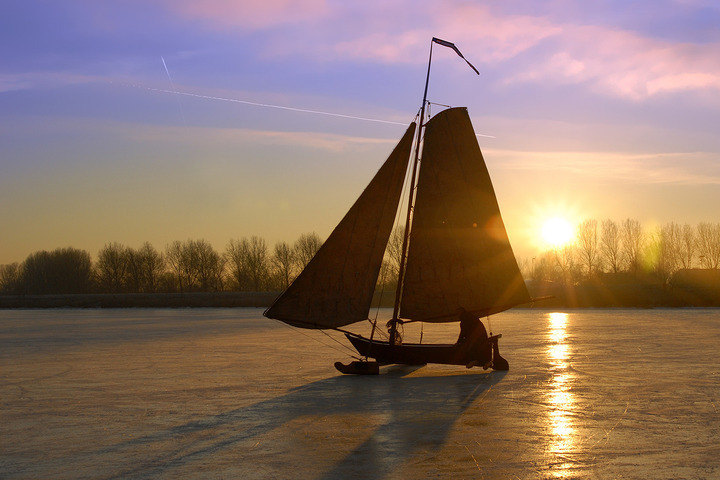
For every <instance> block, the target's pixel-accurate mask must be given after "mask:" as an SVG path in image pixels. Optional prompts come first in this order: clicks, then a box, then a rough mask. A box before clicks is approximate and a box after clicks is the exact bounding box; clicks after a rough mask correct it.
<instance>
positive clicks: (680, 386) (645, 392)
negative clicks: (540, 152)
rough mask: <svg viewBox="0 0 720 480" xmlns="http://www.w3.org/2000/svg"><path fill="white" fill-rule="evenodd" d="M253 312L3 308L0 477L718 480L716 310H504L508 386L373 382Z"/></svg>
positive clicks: (443, 378)
mask: <svg viewBox="0 0 720 480" xmlns="http://www.w3.org/2000/svg"><path fill="white" fill-rule="evenodd" d="M261 312H262V311H261V310H259V309H195V310H24V311H8V310H5V311H0V403H1V408H0V477H2V478H103V479H111V478H117V479H121V478H122V479H125V478H159V477H162V478H243V479H246V478H249V479H255V478H257V479H261V478H262V479H264V478H303V479H304V478H307V479H325V478H328V479H329V478H338V479H341V478H391V479H409V478H442V479H445V478H487V479H493V478H498V479H500V478H502V479H513V478H519V479H525V478H527V479H535V478H594V479H595V478H599V479H603V478H606V479H615V478H652V479H679V478H683V479H694V478H698V479H705V478H720V440H719V439H720V412H718V408H720V358H719V354H720V310H577V311H563V312H561V311H558V312H551V311H541V310H514V311H510V312H506V313H503V314H500V315H496V316H494V317H492V324H491V327H492V331H493V333H502V334H503V338H502V339H501V341H500V352H501V353H502V354H503V356H505V358H507V360H508V361H509V362H510V371H509V372H493V373H490V372H484V371H483V370H482V369H478V368H474V369H471V370H466V369H465V368H464V367H448V366H437V365H435V366H433V365H429V366H426V367H422V368H417V369H411V368H398V367H395V368H393V367H385V368H383V369H381V371H382V372H383V374H382V375H380V376H378V377H356V376H342V375H340V374H339V373H338V372H336V371H335V369H334V368H333V366H332V364H333V362H334V361H336V360H343V361H346V360H348V359H349V356H348V355H347V353H348V352H347V350H344V348H343V347H342V346H341V345H339V344H338V343H336V342H335V341H334V340H332V339H331V338H329V337H327V336H325V335H323V334H322V333H320V332H316V331H307V330H302V331H301V330H298V329H294V328H291V327H288V326H286V325H284V324H281V323H279V322H275V321H270V320H265V319H263V318H262V316H261ZM373 315H374V312H373ZM388 315H389V312H387V311H381V312H380V317H381V318H383V316H385V317H387V316H388ZM486 325H487V323H486ZM358 330H362V331H364V332H367V331H369V328H368V327H367V325H360V326H359V327H358ZM457 333H458V327H457V324H453V325H450V326H436V325H433V326H426V327H425V331H424V342H452V341H454V340H455V338H456V337H457ZM417 334H418V332H417V331H414V330H413V331H410V330H409V329H408V331H407V332H406V339H407V340H408V341H416V340H417ZM332 338H334V339H336V340H340V341H341V342H343V343H344V344H345V345H347V344H348V342H347V341H345V340H344V338H343V337H342V336H341V335H339V334H335V333H333V334H332Z"/></svg>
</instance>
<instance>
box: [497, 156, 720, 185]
mask: <svg viewBox="0 0 720 480" xmlns="http://www.w3.org/2000/svg"><path fill="white" fill-rule="evenodd" d="M485 153H486V155H487V156H488V158H492V159H493V164H495V165H497V166H498V168H502V169H508V170H528V171H536V172H537V171H539V170H543V171H556V172H567V173H571V174H574V175H578V176H582V177H588V178H589V179H592V181H593V182H594V183H597V182H602V181H621V182H629V183H634V184H679V185H720V161H719V159H718V156H717V154H716V153H707V152H677V153H667V154H650V153H649V154H623V153H610V152H523V151H517V150H494V149H486V150H485Z"/></svg>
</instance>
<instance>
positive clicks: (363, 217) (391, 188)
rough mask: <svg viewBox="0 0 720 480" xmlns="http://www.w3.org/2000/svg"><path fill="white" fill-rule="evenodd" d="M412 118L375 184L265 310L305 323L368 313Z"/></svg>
mask: <svg viewBox="0 0 720 480" xmlns="http://www.w3.org/2000/svg"><path fill="white" fill-rule="evenodd" d="M414 133H415V123H411V124H410V126H409V127H408V129H407V131H406V132H405V134H404V135H403V137H402V138H401V139H400V142H399V143H398V144H397V146H396V147H395V149H394V150H393V152H392V153H391V154H390V156H389V157H388V159H387V160H386V161H385V163H384V164H383V165H382V167H380V170H379V171H378V172H377V174H376V175H375V177H374V178H373V179H372V181H371V182H370V184H369V185H368V186H367V187H366V188H365V190H364V191H363V193H362V194H361V195H360V197H359V198H358V199H357V201H356V202H355V204H354V205H353V206H352V208H350V210H349V211H348V213H347V214H346V215H345V217H344V218H343V219H342V220H341V221H340V223H339V224H338V226H337V227H335V230H333V232H332V233H331V234H330V236H329V237H328V239H327V240H326V241H325V243H324V244H323V245H322V247H320V250H318V252H317V253H316V254H315V256H314V257H313V259H312V260H311V261H310V263H308V265H307V266H306V267H305V269H304V270H303V271H302V272H301V273H300V275H299V276H298V277H297V278H296V279H295V281H294V282H293V283H292V284H291V285H290V286H289V287H288V288H287V290H285V292H283V294H282V295H281V296H280V297H278V299H277V300H276V301H275V303H273V305H272V306H271V307H270V308H269V309H267V310H266V311H265V316H266V317H268V318H274V319H277V320H282V321H283V322H285V323H288V324H290V325H294V326H298V327H305V328H335V327H341V326H344V325H349V324H351V323H355V322H359V321H362V320H365V319H367V317H368V312H369V311H370V302H371V301H372V296H373V292H374V290H375V284H376V282H377V278H378V274H379V272H380V266H381V264H382V259H383V254H384V252H385V247H386V245H387V243H388V239H389V238H390V232H391V230H392V226H393V222H394V220H395V214H396V213H397V209H398V204H399V203H400V195H401V192H402V188H403V182H404V179H405V173H406V171H407V167H408V162H409V159H410V151H411V149H412V143H413V136H414Z"/></svg>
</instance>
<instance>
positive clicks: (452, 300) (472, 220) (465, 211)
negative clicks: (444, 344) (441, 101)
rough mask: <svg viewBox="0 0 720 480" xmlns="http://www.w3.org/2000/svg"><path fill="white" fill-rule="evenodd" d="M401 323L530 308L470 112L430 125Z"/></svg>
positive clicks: (454, 111) (453, 112)
mask: <svg viewBox="0 0 720 480" xmlns="http://www.w3.org/2000/svg"><path fill="white" fill-rule="evenodd" d="M402 285H403V287H402V288H403V290H402V296H401V303H400V317H401V318H406V319H412V320H420V321H426V322H448V321H457V317H456V313H455V312H456V310H457V308H458V307H463V308H465V309H466V310H468V311H471V312H473V313H475V314H476V315H479V316H485V315H490V314H493V313H498V312H501V311H503V310H507V309H508V308H511V307H513V306H515V305H518V304H521V303H526V302H529V301H530V295H529V294H528V291H527V288H526V287H525V282H524V281H523V278H522V275H521V273H520V269H519V268H518V264H517V261H516V260H515V255H514V254H513V251H512V247H511V246H510V241H509V240H508V236H507V232H506V231H505V225H504V224H503V220H502V217H501V216H500V208H499V206H498V202H497V198H496V196H495V190H494V189H493V186H492V182H491V181H490V175H489V173H488V170H487V167H486V165H485V160H484V159H483V156H482V153H481V151H480V147H479V145H478V142H477V137H476V136H475V131H474V130H473V127H472V123H471V122H470V117H469V116H468V113H467V109H465V108H450V109H447V110H444V111H443V112H441V113H439V114H437V115H436V116H434V117H433V118H432V119H431V120H430V121H429V122H428V123H427V124H426V126H425V141H424V144H423V153H422V160H421V163H420V175H419V178H418V183H417V194H416V199H415V207H414V211H413V218H412V229H411V231H410V239H409V247H408V253H407V266H406V270H405V276H404V279H403V282H402Z"/></svg>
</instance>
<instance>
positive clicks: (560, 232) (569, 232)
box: [542, 217, 575, 248]
mask: <svg viewBox="0 0 720 480" xmlns="http://www.w3.org/2000/svg"><path fill="white" fill-rule="evenodd" d="M574 236H575V229H574V228H573V226H572V224H571V223H570V222H569V221H568V220H566V219H565V218H562V217H552V218H548V219H547V220H545V222H544V223H543V225H542V239H543V241H544V242H545V243H546V244H547V245H548V246H550V247H553V248H559V247H563V246H565V245H566V244H568V243H570V242H571V241H572V239H573V237H574Z"/></svg>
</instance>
